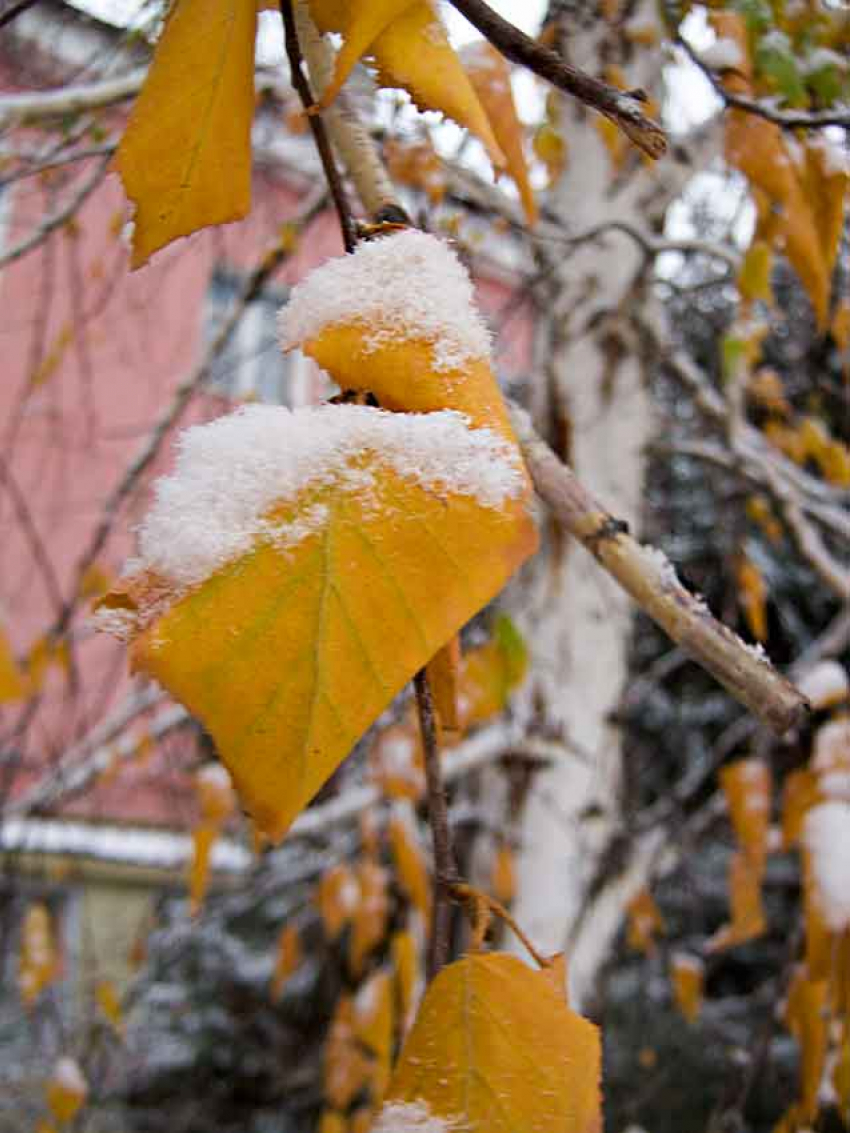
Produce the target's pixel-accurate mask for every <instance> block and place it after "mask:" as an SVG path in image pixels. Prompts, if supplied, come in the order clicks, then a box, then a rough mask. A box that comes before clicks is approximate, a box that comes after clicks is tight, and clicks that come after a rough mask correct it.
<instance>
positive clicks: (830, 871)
mask: <svg viewBox="0 0 850 1133" xmlns="http://www.w3.org/2000/svg"><path fill="white" fill-rule="evenodd" d="M803 842H804V844H805V846H806V849H807V850H808V851H809V854H810V855H811V863H812V874H813V878H814V884H815V894H816V898H817V901H818V905H819V907H820V911H821V914H822V915H823V918H824V920H825V921H826V924H827V925H828V926H829V928H831V929H832V930H833V931H834V932H842V931H843V930H844V929H845V928H847V926H848V925H850V804H848V803H845V802H839V801H837V800H835V799H832V800H830V801H829V802H826V803H820V804H819V805H818V806H815V807H812V809H811V810H810V811H809V813H808V814H807V815H806V821H805V824H804V826H803Z"/></svg>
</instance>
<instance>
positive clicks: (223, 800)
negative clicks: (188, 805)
mask: <svg viewBox="0 0 850 1133" xmlns="http://www.w3.org/2000/svg"><path fill="white" fill-rule="evenodd" d="M195 790H196V791H197V793H198V803H199V807H200V812H201V819H202V820H203V821H204V822H206V823H209V825H210V826H221V825H223V824H224V823H225V822H226V821H227V820H228V818H230V817H231V815H232V814H233V813H234V812H235V810H236V797H235V795H234V794H233V787H232V786H231V784H230V776H229V775H228V774H227V770H226V769H225V768H224V767H222V765H221V764H220V763H207V764H205V765H204V766H203V767H201V768H200V769H199V770H198V771H197V772H196V774H195Z"/></svg>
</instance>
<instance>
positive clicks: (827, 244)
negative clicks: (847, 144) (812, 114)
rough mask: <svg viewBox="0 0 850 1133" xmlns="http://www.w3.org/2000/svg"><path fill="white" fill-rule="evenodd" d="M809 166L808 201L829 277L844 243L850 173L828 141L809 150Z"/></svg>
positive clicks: (819, 141)
mask: <svg viewBox="0 0 850 1133" xmlns="http://www.w3.org/2000/svg"><path fill="white" fill-rule="evenodd" d="M804 149H805V164H804V168H803V171H802V173H801V177H802V181H803V185H804V188H805V192H806V199H807V202H808V205H809V208H810V210H811V213H812V217H813V219H814V222H815V226H816V228H817V231H818V237H819V242H820V250H821V254H822V255H823V260H824V264H825V265H826V271H827V274H828V275H831V274H832V269H833V268H834V267H835V258H836V256H837V255H838V248H839V244H840V242H841V232H842V229H843V227H844V214H845V207H846V204H847V199H848V193H850V172H848V169H847V167H846V166H845V164H844V161H843V155H842V154H841V153H840V151H839V150H837V149H836V150H835V153H836V154H838V155H839V156H838V159H837V160H836V159H835V158H834V157H833V150H832V148H831V143H830V141H829V140H828V139H825V138H821V137H818V138H813V139H811V140H809V141H808V142H807V143H806V144H805V146H804Z"/></svg>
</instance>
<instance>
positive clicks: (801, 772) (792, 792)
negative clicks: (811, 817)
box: [782, 767, 822, 850]
mask: <svg viewBox="0 0 850 1133" xmlns="http://www.w3.org/2000/svg"><path fill="white" fill-rule="evenodd" d="M820 801H822V796H821V793H820V789H819V787H818V780H817V775H816V774H815V772H814V771H811V770H810V769H809V768H807V767H800V768H797V770H795V771H791V772H790V773H789V774H788V775H786V776H785V781H784V782H783V784H782V844H783V846H784V847H785V849H786V850H791V849H793V848H794V846H796V845H797V843H798V842H799V841H800V836H801V834H802V833H803V822H804V821H805V817H806V812H807V811H808V810H809V809H810V808H811V807H813V806H814V805H815V803H817V802H820Z"/></svg>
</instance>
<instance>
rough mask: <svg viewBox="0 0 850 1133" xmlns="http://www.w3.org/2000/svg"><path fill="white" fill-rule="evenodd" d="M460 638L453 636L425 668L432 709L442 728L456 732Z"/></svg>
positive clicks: (458, 720)
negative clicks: (431, 698) (432, 701)
mask: <svg viewBox="0 0 850 1133" xmlns="http://www.w3.org/2000/svg"><path fill="white" fill-rule="evenodd" d="M460 666H461V652H460V637H459V636H458V634H455V635H454V637H453V638H452V639H451V640H450V641H448V642H447V643H446V644H445V645H444V646H443V648H442V649H440V650H439V652H437V653H435V654H434V656H433V657H432V658H431V660H430V661H429V662H428V664H427V665H426V666H425V674H426V676H427V677H428V684H429V685H430V686H431V695H432V697H433V700H434V708H435V709H436V710H437V715H438V716H439V723H440V725H441V726H442V727H443V728H447V729H449V730H450V731H457V729H458V728H459V727H460V719H459V717H458V695H459V682H460Z"/></svg>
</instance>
